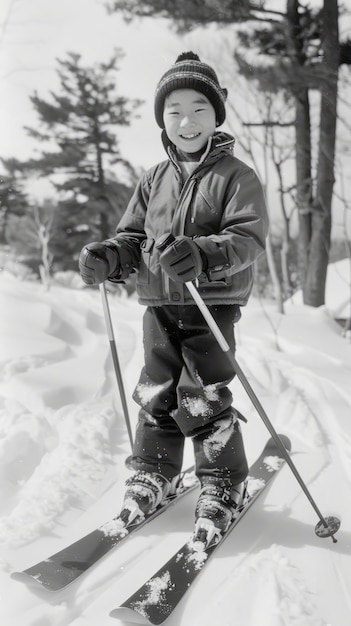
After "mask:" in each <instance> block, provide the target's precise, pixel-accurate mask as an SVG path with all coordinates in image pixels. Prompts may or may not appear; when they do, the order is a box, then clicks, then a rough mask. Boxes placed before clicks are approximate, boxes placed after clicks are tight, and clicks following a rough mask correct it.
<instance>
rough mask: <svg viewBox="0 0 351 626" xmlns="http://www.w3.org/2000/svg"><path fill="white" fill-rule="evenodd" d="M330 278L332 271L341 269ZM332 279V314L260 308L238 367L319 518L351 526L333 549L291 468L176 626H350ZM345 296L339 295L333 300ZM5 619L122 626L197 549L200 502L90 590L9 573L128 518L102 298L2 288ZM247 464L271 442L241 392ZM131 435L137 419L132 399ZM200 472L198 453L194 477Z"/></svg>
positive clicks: (121, 310) (122, 350)
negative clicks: (136, 595)
mask: <svg viewBox="0 0 351 626" xmlns="http://www.w3.org/2000/svg"><path fill="white" fill-rule="evenodd" d="M334 270H335V268H333V271H334ZM341 271H342V272H343V276H344V281H343V283H342V284H343V285H344V288H341V287H340V284H338V285H337V284H336V280H333V279H332V280H330V281H329V286H328V294H329V295H328V303H327V305H328V307H330V308H327V307H321V308H320V309H311V308H309V307H305V306H301V305H300V304H298V303H297V301H298V299H297V298H296V299H295V302H292V303H290V304H289V305H288V306H287V312H286V315H285V316H281V315H279V314H277V313H276V311H275V308H274V306H273V305H266V307H265V309H264V310H263V309H262V307H261V305H260V304H259V303H257V302H252V303H251V304H250V305H249V307H247V310H245V311H244V315H243V318H242V320H241V322H240V323H239V324H238V327H237V329H236V337H237V343H238V351H237V358H238V361H239V363H240V364H241V366H242V368H243V369H244V371H245V372H246V374H247V376H248V378H249V380H250V382H251V384H252V386H253V387H254V389H255V391H256V393H257V394H258V396H259V398H260V400H261V402H262V404H263V405H264V407H265V409H266V411H267V413H268V414H269V416H270V418H271V420H272V422H273V423H274V425H275V427H276V428H277V430H278V431H279V432H284V433H286V434H287V435H288V436H289V437H290V438H291V440H292V447H293V459H294V461H295V463H296V465H297V467H298V469H299V471H300V473H301V474H302V476H303V478H304V480H305V481H306V483H307V485H308V487H309V489H310V490H311V492H312V495H313V497H314V498H315V500H316V502H317V504H318V506H319V508H320V509H321V510H322V512H323V514H324V515H328V514H334V515H338V516H339V517H341V518H342V527H341V530H340V531H339V533H338V535H337V538H338V543H337V544H335V545H334V544H333V543H332V542H331V540H330V539H324V540H321V539H319V538H317V537H316V536H315V534H314V526H315V524H316V522H317V521H318V520H317V518H316V514H315V512H314V511H313V509H312V507H311V505H310V503H309V502H308V501H307V499H306V497H305V496H304V495H303V494H302V493H301V489H300V487H299V485H298V484H297V482H296V480H295V478H294V477H293V476H292V474H291V472H290V470H289V468H287V467H284V468H283V470H282V472H281V473H280V475H279V476H278V477H277V479H276V480H275V482H274V484H273V485H272V487H271V488H270V489H269V490H268V491H267V492H266V493H265V495H264V496H263V497H262V499H261V500H260V501H258V502H257V504H256V505H255V506H254V507H253V509H252V510H251V511H250V512H249V513H248V514H247V516H246V517H245V520H244V521H243V522H242V523H241V524H240V525H239V526H238V528H237V529H236V530H235V531H234V533H233V534H232V535H231V536H230V537H229V538H228V540H227V542H226V543H225V545H224V546H223V548H221V549H220V550H219V552H218V556H217V557H216V558H215V559H214V560H213V561H212V562H211V563H210V564H209V566H208V568H206V569H205V570H204V572H203V573H202V574H201V576H200V577H199V579H198V581H197V582H196V584H195V585H194V588H193V589H192V590H191V592H190V593H189V596H188V597H186V598H185V599H184V601H183V602H182V603H181V605H180V606H179V607H178V608H177V610H176V611H175V613H174V615H173V616H172V617H171V618H170V619H169V621H168V622H167V623H168V624H169V626H210V625H211V626H212V625H213V624H214V623H216V624H217V623H218V624H221V626H234V625H235V626H237V625H243V626H244V625H245V626H290V625H291V626H349V624H350V615H351V556H350V555H351V519H350V517H351V513H350V495H351V488H350V482H351V435H350V433H351V428H350V423H351V345H350V342H349V340H348V339H347V338H345V337H343V336H342V334H341V329H340V327H339V326H338V325H337V324H336V322H334V320H333V319H332V316H331V314H330V310H331V309H333V311H334V312H335V313H336V315H337V316H338V317H339V316H340V315H339V311H340V310H341V309H342V307H343V308H344V309H345V307H346V308H347V306H349V304H348V303H349V299H348V293H349V286H348V285H349V275H347V272H348V271H349V266H347V265H346V264H344V265H343V266H339V267H338V273H339V275H340V272H341ZM334 287H335V289H334ZM109 302H110V305H111V309H112V313H113V321H114V327H115V333H116V340H117V345H118V352H119V359H120V361H121V366H122V372H123V377H124V381H125V387H126V393H127V397H128V399H129V398H130V397H131V393H132V390H133V387H134V384H135V383H136V381H137V378H138V374H139V369H140V367H141V364H142V336H141V317H142V313H143V308H142V307H141V306H139V305H138V304H137V303H136V301H135V300H133V299H132V300H128V299H123V298H120V297H118V296H117V295H110V297H109ZM0 342H1V343H0V361H1V374H0V489H1V496H2V497H1V501H0V539H1V552H0V577H1V594H0V619H1V624H4V625H6V626H18V624H21V625H22V626H68V625H72V626H93V625H94V626H96V624H99V626H108V625H110V626H113V624H122V623H123V622H120V621H118V620H114V619H112V618H110V617H109V611H110V610H111V609H112V608H113V607H114V606H116V605H118V604H119V603H120V602H122V601H123V600H125V599H126V598H127V597H128V596H129V595H130V593H131V592H132V591H133V590H134V589H135V588H136V586H137V585H138V586H139V584H141V583H142V582H143V581H144V579H145V577H146V576H149V575H151V574H153V573H154V571H155V570H156V569H157V568H158V567H159V566H160V565H161V564H162V562H163V561H164V560H165V558H166V557H167V556H169V555H171V554H172V553H173V551H174V550H175V549H176V548H177V547H179V546H180V545H181V544H182V543H183V542H184V541H185V540H186V538H187V536H188V534H189V532H190V530H191V528H192V520H193V509H194V506H195V501H196V493H195V494H190V495H189V496H187V497H186V498H185V499H184V500H183V501H182V502H181V503H179V505H177V506H176V507H174V508H173V509H172V510H170V511H169V512H168V513H166V514H164V516H162V517H161V518H159V519H158V520H155V521H154V522H152V524H150V525H149V526H148V527H147V529H145V530H142V531H140V533H138V535H137V536H135V538H133V539H132V540H131V541H130V542H129V543H128V542H126V544H124V545H123V547H121V548H120V549H118V550H116V551H115V552H113V553H111V554H110V555H109V556H108V557H106V558H105V559H104V560H103V561H101V562H100V564H99V565H98V566H97V567H95V568H94V569H93V570H92V571H91V572H89V573H88V574H87V575H85V576H84V577H82V579H81V581H80V582H78V583H77V584H74V585H73V586H72V587H71V588H69V589H67V590H66V591H64V592H61V593H59V594H57V595H48V594H47V593H44V592H42V591H34V590H33V589H27V588H26V587H25V586H24V585H23V584H21V583H19V582H17V581H14V580H13V579H11V578H10V574H11V572H13V571H14V570H18V569H23V568H25V567H28V566H29V565H31V564H32V563H33V562H36V561H38V560H40V559H42V558H45V557H46V556H48V555H49V554H51V553H53V552H56V551H57V550H59V549H60V548H62V547H64V545H66V544H68V543H70V542H71V541H73V540H75V539H77V538H78V537H79V536H81V535H82V534H84V533H86V532H88V531H89V530H91V529H93V528H94V527H95V526H97V525H98V524H100V523H102V522H104V521H106V519H108V518H110V517H112V516H113V515H114V514H115V513H116V511H117V510H118V508H119V506H120V504H121V500H122V494H123V483H124V480H125V478H126V477H127V475H128V472H127V470H126V469H125V466H124V458H125V456H126V455H127V454H128V453H129V442H128V437H127V433H126V429H125V426H124V423H123V417H122V410H121V404H120V401H119V398H118V392H117V388H116V382H115V378H114V373H113V368H112V365H111V357H110V354H109V344H108V340H107V336H106V331H105V326H104V319H103V315H102V307H101V301H100V295H99V293H98V291H94V290H88V289H84V290H83V289H67V288H64V287H60V286H54V287H52V288H51V289H50V291H45V290H44V289H43V288H42V287H41V286H40V285H39V284H35V283H29V282H19V281H17V280H15V279H14V278H12V277H11V276H10V275H7V274H5V273H3V274H2V275H1V276H0ZM233 391H234V393H235V397H236V405H237V407H238V408H239V409H240V410H241V411H242V412H243V413H244V414H245V415H246V416H247V418H248V420H249V421H248V424H247V425H245V426H244V427H243V429H244V437H245V442H246V449H247V455H248V458H249V461H253V460H254V458H255V456H256V455H257V454H258V453H259V452H260V450H261V448H262V447H263V445H264V443H265V441H266V439H267V437H268V433H267V432H266V429H265V426H264V425H263V424H262V422H261V420H260V418H259V417H258V415H257V413H256V411H255V410H254V408H253V407H252V405H251V403H250V400H249V399H248V398H247V396H246V393H245V392H244V391H243V389H242V388H241V386H240V383H239V382H238V381H236V382H235V383H234V384H233ZM129 406H130V414H131V419H132V422H133V424H135V420H136V414H137V407H136V406H135V405H134V404H133V402H132V401H130V405H129ZM191 461H192V452H191V448H190V446H188V448H187V450H186V464H188V462H189V463H190V462H191Z"/></svg>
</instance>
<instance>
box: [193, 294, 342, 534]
mask: <svg viewBox="0 0 351 626" xmlns="http://www.w3.org/2000/svg"><path fill="white" fill-rule="evenodd" d="M185 285H186V286H187V288H188V290H189V291H190V294H191V296H192V297H193V299H194V301H195V303H196V304H197V306H198V308H199V309H200V311H201V313H202V315H203V316H204V318H205V320H206V322H207V323H208V326H209V328H210V330H211V331H212V333H213V335H214V336H215V338H216V339H217V342H218V344H219V346H220V348H221V349H222V350H223V352H225V353H226V354H227V356H228V358H229V359H230V361H231V363H232V365H233V369H234V371H235V373H236V375H237V376H238V378H239V380H240V382H241V384H242V385H243V387H244V389H245V391H246V392H247V394H248V396H249V398H250V400H251V402H252V403H253V405H254V407H255V409H256V410H257V412H258V414H259V416H260V417H261V419H262V421H263V422H264V424H265V426H266V427H267V429H268V431H269V433H270V434H271V436H272V439H273V440H274V442H275V443H276V445H277V446H278V448H279V450H280V452H281V454H282V456H283V457H284V459H285V461H286V462H287V464H288V465H289V467H290V469H291V471H292V472H293V474H294V476H295V478H296V480H297V481H298V483H299V484H300V487H301V488H302V490H303V492H304V494H305V495H306V497H307V498H308V500H309V502H310V504H311V505H312V507H313V508H314V510H315V512H316V513H317V515H318V517H319V520H320V521H319V522H318V523H317V525H316V527H315V532H316V535H317V536H318V537H331V538H332V540H333V542H334V543H336V542H337V540H336V539H335V537H334V534H335V533H336V532H337V531H338V530H339V528H340V520H339V519H338V518H337V517H334V516H328V517H324V516H323V515H322V513H321V512H320V510H319V508H318V506H317V504H316V502H315V501H314V499H313V497H312V495H311V493H310V491H309V490H308V488H307V486H306V484H305V482H304V481H303V479H302V477H301V475H300V473H299V472H298V470H297V468H296V466H295V464H294V462H293V461H292V459H291V457H290V455H289V453H288V451H287V450H286V448H285V446H284V444H283V443H282V441H281V439H280V437H279V435H278V433H277V432H276V430H275V428H274V426H273V424H272V422H271V421H270V419H269V417H268V415H267V413H266V412H265V410H264V408H263V406H262V404H261V403H260V401H259V399H258V397H257V396H256V394H255V392H254V390H253V389H252V387H251V385H250V383H249V381H248V380H247V378H246V376H245V374H244V372H243V371H242V369H241V367H240V366H239V364H238V362H237V360H236V359H235V357H234V355H233V354H232V352H231V350H230V346H229V345H228V343H227V341H226V339H225V337H224V336H223V334H222V332H221V330H220V328H219V327H218V324H217V323H216V321H215V319H214V318H213V316H212V314H211V312H210V311H209V309H208V307H207V306H206V304H205V302H204V301H203V299H202V298H201V296H200V294H199V292H198V290H197V289H196V287H195V285H194V284H193V283H192V282H186V283H185Z"/></svg>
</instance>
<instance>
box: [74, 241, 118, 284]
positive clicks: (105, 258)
mask: <svg viewBox="0 0 351 626" xmlns="http://www.w3.org/2000/svg"><path fill="white" fill-rule="evenodd" d="M79 271H80V274H81V277H82V279H83V281H84V282H85V284H86V285H98V284H99V283H103V282H104V280H107V278H109V277H110V276H112V275H113V274H115V273H116V272H119V271H120V259H119V254H118V250H117V248H116V247H115V246H114V245H113V243H112V242H109V241H102V242H101V243H100V242H93V243H88V245H86V246H84V248H83V249H82V251H81V253H80V256H79Z"/></svg>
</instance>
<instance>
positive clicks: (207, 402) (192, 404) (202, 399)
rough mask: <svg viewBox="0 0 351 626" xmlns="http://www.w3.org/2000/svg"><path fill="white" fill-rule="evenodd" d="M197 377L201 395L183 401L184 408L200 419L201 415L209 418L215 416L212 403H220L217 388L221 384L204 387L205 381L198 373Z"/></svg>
mask: <svg viewBox="0 0 351 626" xmlns="http://www.w3.org/2000/svg"><path fill="white" fill-rule="evenodd" d="M195 377H196V379H197V381H198V383H199V386H200V387H201V393H200V394H199V395H198V396H193V397H189V396H188V397H186V398H184V399H183V401H182V406H183V408H184V409H185V410H186V411H187V413H189V414H190V415H192V416H193V417H198V416H199V415H203V416H207V417H209V416H210V415H213V408H212V406H211V402H219V394H218V389H217V386H218V384H219V383H214V384H211V385H204V381H203V380H202V378H201V376H200V375H199V373H198V372H196V374H195Z"/></svg>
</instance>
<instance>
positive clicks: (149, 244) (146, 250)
mask: <svg viewBox="0 0 351 626" xmlns="http://www.w3.org/2000/svg"><path fill="white" fill-rule="evenodd" d="M154 243H155V241H154V239H144V241H143V242H142V244H141V246H140V249H141V256H140V266H139V274H138V283H139V284H140V285H148V284H149V282H150V259H151V252H152V249H153V247H154Z"/></svg>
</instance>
